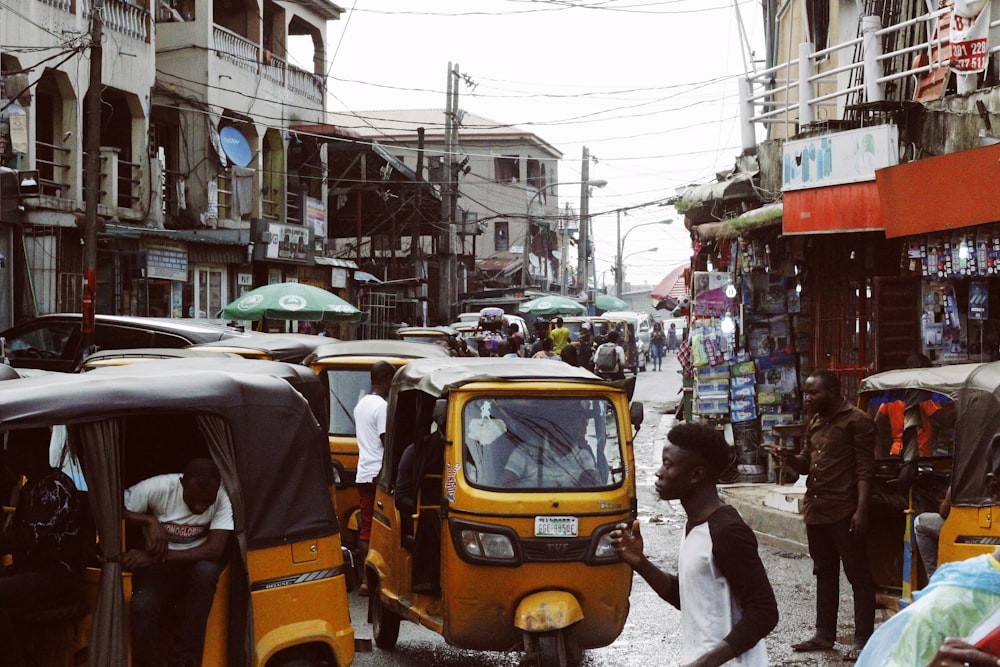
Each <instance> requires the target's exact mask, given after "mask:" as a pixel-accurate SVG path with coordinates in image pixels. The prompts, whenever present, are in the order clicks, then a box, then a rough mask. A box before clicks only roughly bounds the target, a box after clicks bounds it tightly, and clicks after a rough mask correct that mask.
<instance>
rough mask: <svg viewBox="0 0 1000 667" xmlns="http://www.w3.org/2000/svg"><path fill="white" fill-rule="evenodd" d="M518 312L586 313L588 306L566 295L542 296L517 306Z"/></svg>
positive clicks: (543, 313)
mask: <svg viewBox="0 0 1000 667" xmlns="http://www.w3.org/2000/svg"><path fill="white" fill-rule="evenodd" d="M517 310H518V312H521V313H531V314H532V315H586V314H587V307H586V306H585V305H583V304H582V303H580V302H579V301H574V300H573V299H567V298H566V297H564V296H558V295H549V296H540V297H537V298H535V299H532V300H531V301H525V302H524V303H522V304H521V305H520V306H518V307H517Z"/></svg>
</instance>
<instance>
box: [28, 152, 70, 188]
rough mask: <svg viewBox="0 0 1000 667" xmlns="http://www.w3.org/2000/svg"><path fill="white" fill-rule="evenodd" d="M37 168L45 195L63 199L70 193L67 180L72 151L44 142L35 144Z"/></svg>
mask: <svg viewBox="0 0 1000 667" xmlns="http://www.w3.org/2000/svg"><path fill="white" fill-rule="evenodd" d="M35 153H36V156H35V168H36V169H38V181H39V183H38V186H39V191H40V192H41V193H42V194H43V195H47V196H49V197H55V198H57V199H61V198H62V197H63V195H64V193H67V192H69V189H70V183H69V181H68V180H67V172H68V171H69V168H70V167H69V165H68V164H66V162H67V161H68V158H69V155H70V153H72V151H71V150H70V149H69V148H66V147H65V146H56V145H55V144H48V143H45V142H44V141H36V142H35Z"/></svg>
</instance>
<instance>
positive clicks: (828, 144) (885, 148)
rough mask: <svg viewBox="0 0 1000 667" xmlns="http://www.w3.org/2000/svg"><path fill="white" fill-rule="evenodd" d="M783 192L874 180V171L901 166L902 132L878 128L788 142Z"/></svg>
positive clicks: (888, 128)
mask: <svg viewBox="0 0 1000 667" xmlns="http://www.w3.org/2000/svg"><path fill="white" fill-rule="evenodd" d="M782 163H783V171H782V186H781V189H782V191H783V192H787V191H789V190H807V189H811V188H822V187H828V186H831V185H842V184H845V183H863V182H866V181H874V180H875V170H876V169H883V168H885V167H892V166H895V165H897V164H899V128H897V127H896V126H895V125H875V126H871V127H863V128H859V129H857V130H847V131H844V132H836V133H834V134H825V135H823V136H818V137H810V138H808V139H798V140H794V141H786V142H785V145H784V147H783V150H782Z"/></svg>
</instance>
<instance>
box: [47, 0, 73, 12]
mask: <svg viewBox="0 0 1000 667" xmlns="http://www.w3.org/2000/svg"><path fill="white" fill-rule="evenodd" d="M41 1H42V4H44V5H49V6H50V7H55V8H56V9H61V10H63V11H64V12H68V11H70V10H72V9H73V2H72V0H41Z"/></svg>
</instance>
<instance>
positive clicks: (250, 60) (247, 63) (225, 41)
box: [212, 25, 261, 73]
mask: <svg viewBox="0 0 1000 667" xmlns="http://www.w3.org/2000/svg"><path fill="white" fill-rule="evenodd" d="M212 36H213V38H214V41H215V45H214V47H213V48H214V49H215V53H216V55H218V56H219V57H220V58H222V59H223V60H226V61H229V62H231V63H232V64H234V65H236V66H237V67H242V68H243V69H245V70H247V71H249V72H255V73H256V72H257V68H258V67H259V63H260V55H261V49H260V47H259V46H257V45H256V44H254V43H253V42H251V41H250V40H248V39H246V38H245V37H241V36H240V35H237V34H236V33H235V32H233V31H231V30H226V29H225V28H223V27H222V26H218V25H217V26H215V30H214V32H213V33H212Z"/></svg>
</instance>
